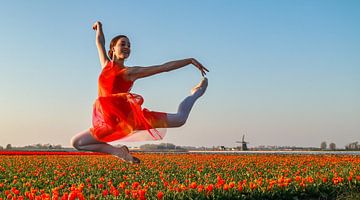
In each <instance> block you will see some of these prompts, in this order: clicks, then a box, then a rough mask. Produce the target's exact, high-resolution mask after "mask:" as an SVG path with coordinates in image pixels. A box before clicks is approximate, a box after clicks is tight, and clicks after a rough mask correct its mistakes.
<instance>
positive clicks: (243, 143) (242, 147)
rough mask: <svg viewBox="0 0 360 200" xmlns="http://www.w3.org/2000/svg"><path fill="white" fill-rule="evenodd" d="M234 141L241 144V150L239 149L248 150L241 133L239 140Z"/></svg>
mask: <svg viewBox="0 0 360 200" xmlns="http://www.w3.org/2000/svg"><path fill="white" fill-rule="evenodd" d="M236 143H240V144H241V146H240V150H241V151H247V150H248V148H247V145H246V144H248V142H245V135H243V137H242V140H241V141H236Z"/></svg>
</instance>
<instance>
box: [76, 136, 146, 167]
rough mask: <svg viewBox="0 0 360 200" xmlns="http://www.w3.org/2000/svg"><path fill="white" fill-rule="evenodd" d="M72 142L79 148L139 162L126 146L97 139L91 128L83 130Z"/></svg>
mask: <svg viewBox="0 0 360 200" xmlns="http://www.w3.org/2000/svg"><path fill="white" fill-rule="evenodd" d="M71 144H72V145H73V147H75V148H76V149H77V150H85V151H93V152H100V153H108V154H112V155H114V156H116V157H118V158H120V159H122V160H124V161H127V162H132V163H137V162H139V160H138V159H137V158H135V157H133V156H131V155H130V153H129V152H128V149H127V147H126V146H123V147H122V148H116V147H114V146H112V145H110V144H108V143H105V142H100V141H98V140H96V139H95V138H94V137H93V136H92V135H91V133H90V131H89V130H87V131H83V132H80V133H78V134H77V135H75V136H74V137H73V138H71Z"/></svg>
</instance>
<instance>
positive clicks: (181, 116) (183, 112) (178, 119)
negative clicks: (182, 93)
mask: <svg viewBox="0 0 360 200" xmlns="http://www.w3.org/2000/svg"><path fill="white" fill-rule="evenodd" d="M207 86H208V80H207V78H204V79H203V80H202V81H201V82H200V83H199V84H198V85H197V86H195V87H194V88H193V89H192V90H191V95H190V96H188V97H186V98H185V99H184V100H183V101H182V102H181V103H180V105H179V108H178V111H177V113H175V114H170V113H168V114H167V120H168V121H167V126H168V127H169V128H172V127H180V126H182V125H184V124H185V122H186V120H187V118H188V117H189V114H190V111H191V108H192V107H193V105H194V103H195V102H196V100H197V99H198V98H199V97H201V96H202V95H203V94H204V93H205V90H206V88H207Z"/></svg>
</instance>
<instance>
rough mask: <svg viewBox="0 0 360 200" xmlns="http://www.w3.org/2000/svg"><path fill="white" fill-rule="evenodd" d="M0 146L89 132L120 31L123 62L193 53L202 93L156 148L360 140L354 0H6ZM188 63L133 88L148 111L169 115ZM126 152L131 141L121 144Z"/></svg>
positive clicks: (187, 78)
mask: <svg viewBox="0 0 360 200" xmlns="http://www.w3.org/2000/svg"><path fill="white" fill-rule="evenodd" d="M0 17H1V19H2V26H1V35H0V36H1V37H0V43H1V46H0V55H1V60H0V76H1V79H0V91H1V93H2V94H1V95H0V112H1V116H0V145H2V146H5V145H6V144H8V143H11V144H13V145H14V146H16V145H19V146H20V145H26V144H36V143H52V144H61V145H63V146H69V145H70V144H69V140H70V138H71V137H72V136H73V135H74V134H76V133H77V132H79V131H82V130H84V129H87V128H88V127H90V125H91V111H92V104H93V102H94V100H95V99H96V96H97V77H98V75H99V73H100V66H99V61H98V57H97V51H96V46H95V42H94V38H95V33H94V31H93V30H92V29H91V26H92V24H93V23H94V22H95V21H97V20H99V21H101V22H102V23H103V28H104V32H105V37H106V41H107V43H106V45H107V48H108V44H109V43H108V42H109V41H110V40H111V38H112V37H114V36H116V35H118V34H126V35H128V36H129V38H130V40H131V43H132V54H131V56H130V58H129V59H128V61H127V62H126V64H127V65H129V66H135V65H138V66H149V65H154V64H162V63H164V62H167V61H171V60H175V59H182V58H189V57H194V58H196V59H198V60H199V61H200V62H201V63H203V64H204V65H205V66H206V67H207V68H208V69H209V70H210V73H208V78H209V88H208V91H207V93H206V94H205V95H204V96H203V97H202V98H201V99H200V100H199V101H198V102H197V103H196V105H195V106H194V108H193V110H192V112H191V115H190V118H189V119H188V121H187V124H186V125H185V126H183V127H181V128H178V129H168V133H167V136H166V138H165V139H164V140H163V141H160V142H171V143H174V144H177V145H192V146H217V145H225V146H235V145H237V144H236V143H235V141H236V140H239V139H241V136H242V134H244V133H245V134H246V139H247V140H248V141H249V142H250V146H258V145H289V146H293V145H296V146H319V145H320V143H321V142H322V141H327V142H328V143H330V142H335V143H336V144H337V146H338V147H344V145H346V144H347V143H349V142H352V141H360V137H359V136H360V123H359V121H360V104H359V102H360V57H359V55H360V37H359V35H360V22H359V20H358V19H360V3H359V2H358V1H320V0H319V1H280V0H279V1H260V0H259V1H235V0H234V1H171V2H169V1H151V3H150V2H141V1H105V3H104V2H97V1H75V2H73V1H61V2H60V1H36V2H33V1H25V0H24V1H11V2H10V1H2V2H1V6H0ZM200 78H201V77H200V73H199V72H198V71H197V70H196V69H195V67H193V66H188V67H186V68H183V69H180V70H177V71H173V72H169V73H164V74H160V75H157V76H154V77H150V78H147V79H142V80H139V81H138V82H136V84H135V86H134V88H133V92H135V93H138V94H141V95H142V96H143V97H144V98H145V103H144V106H145V107H147V108H149V109H151V110H157V111H164V112H175V111H176V109H177V106H178V104H179V103H180V102H181V100H182V99H183V98H184V97H186V95H188V94H189V92H190V90H191V88H192V87H193V86H194V85H196V84H197V82H199V80H200ZM128 145H129V146H133V145H135V146H136V145H138V144H136V143H129V144H128Z"/></svg>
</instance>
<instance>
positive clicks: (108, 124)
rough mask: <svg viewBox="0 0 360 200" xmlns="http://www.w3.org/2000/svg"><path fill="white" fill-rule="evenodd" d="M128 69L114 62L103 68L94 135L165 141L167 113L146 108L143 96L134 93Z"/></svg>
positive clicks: (121, 138)
mask: <svg viewBox="0 0 360 200" xmlns="http://www.w3.org/2000/svg"><path fill="white" fill-rule="evenodd" d="M125 71H126V68H123V67H120V66H118V65H117V64H116V63H114V62H112V61H110V62H108V64H107V65H106V66H105V67H104V69H103V70H102V71H101V74H100V76H99V81H98V87H99V94H98V98H97V99H96V101H95V103H94V108H93V120H92V124H93V127H91V128H90V132H91V134H92V135H93V136H94V137H95V138H96V139H97V140H99V141H103V142H112V141H115V140H122V141H144V140H161V139H162V138H163V137H164V135H165V129H156V128H165V127H166V121H167V116H166V113H162V112H153V111H149V110H148V109H146V108H142V107H141V105H142V104H143V102H144V99H143V98H142V96H140V95H138V94H134V93H130V90H131V87H132V85H133V83H134V82H133V81H129V80H126V79H125V76H124V72H125Z"/></svg>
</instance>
